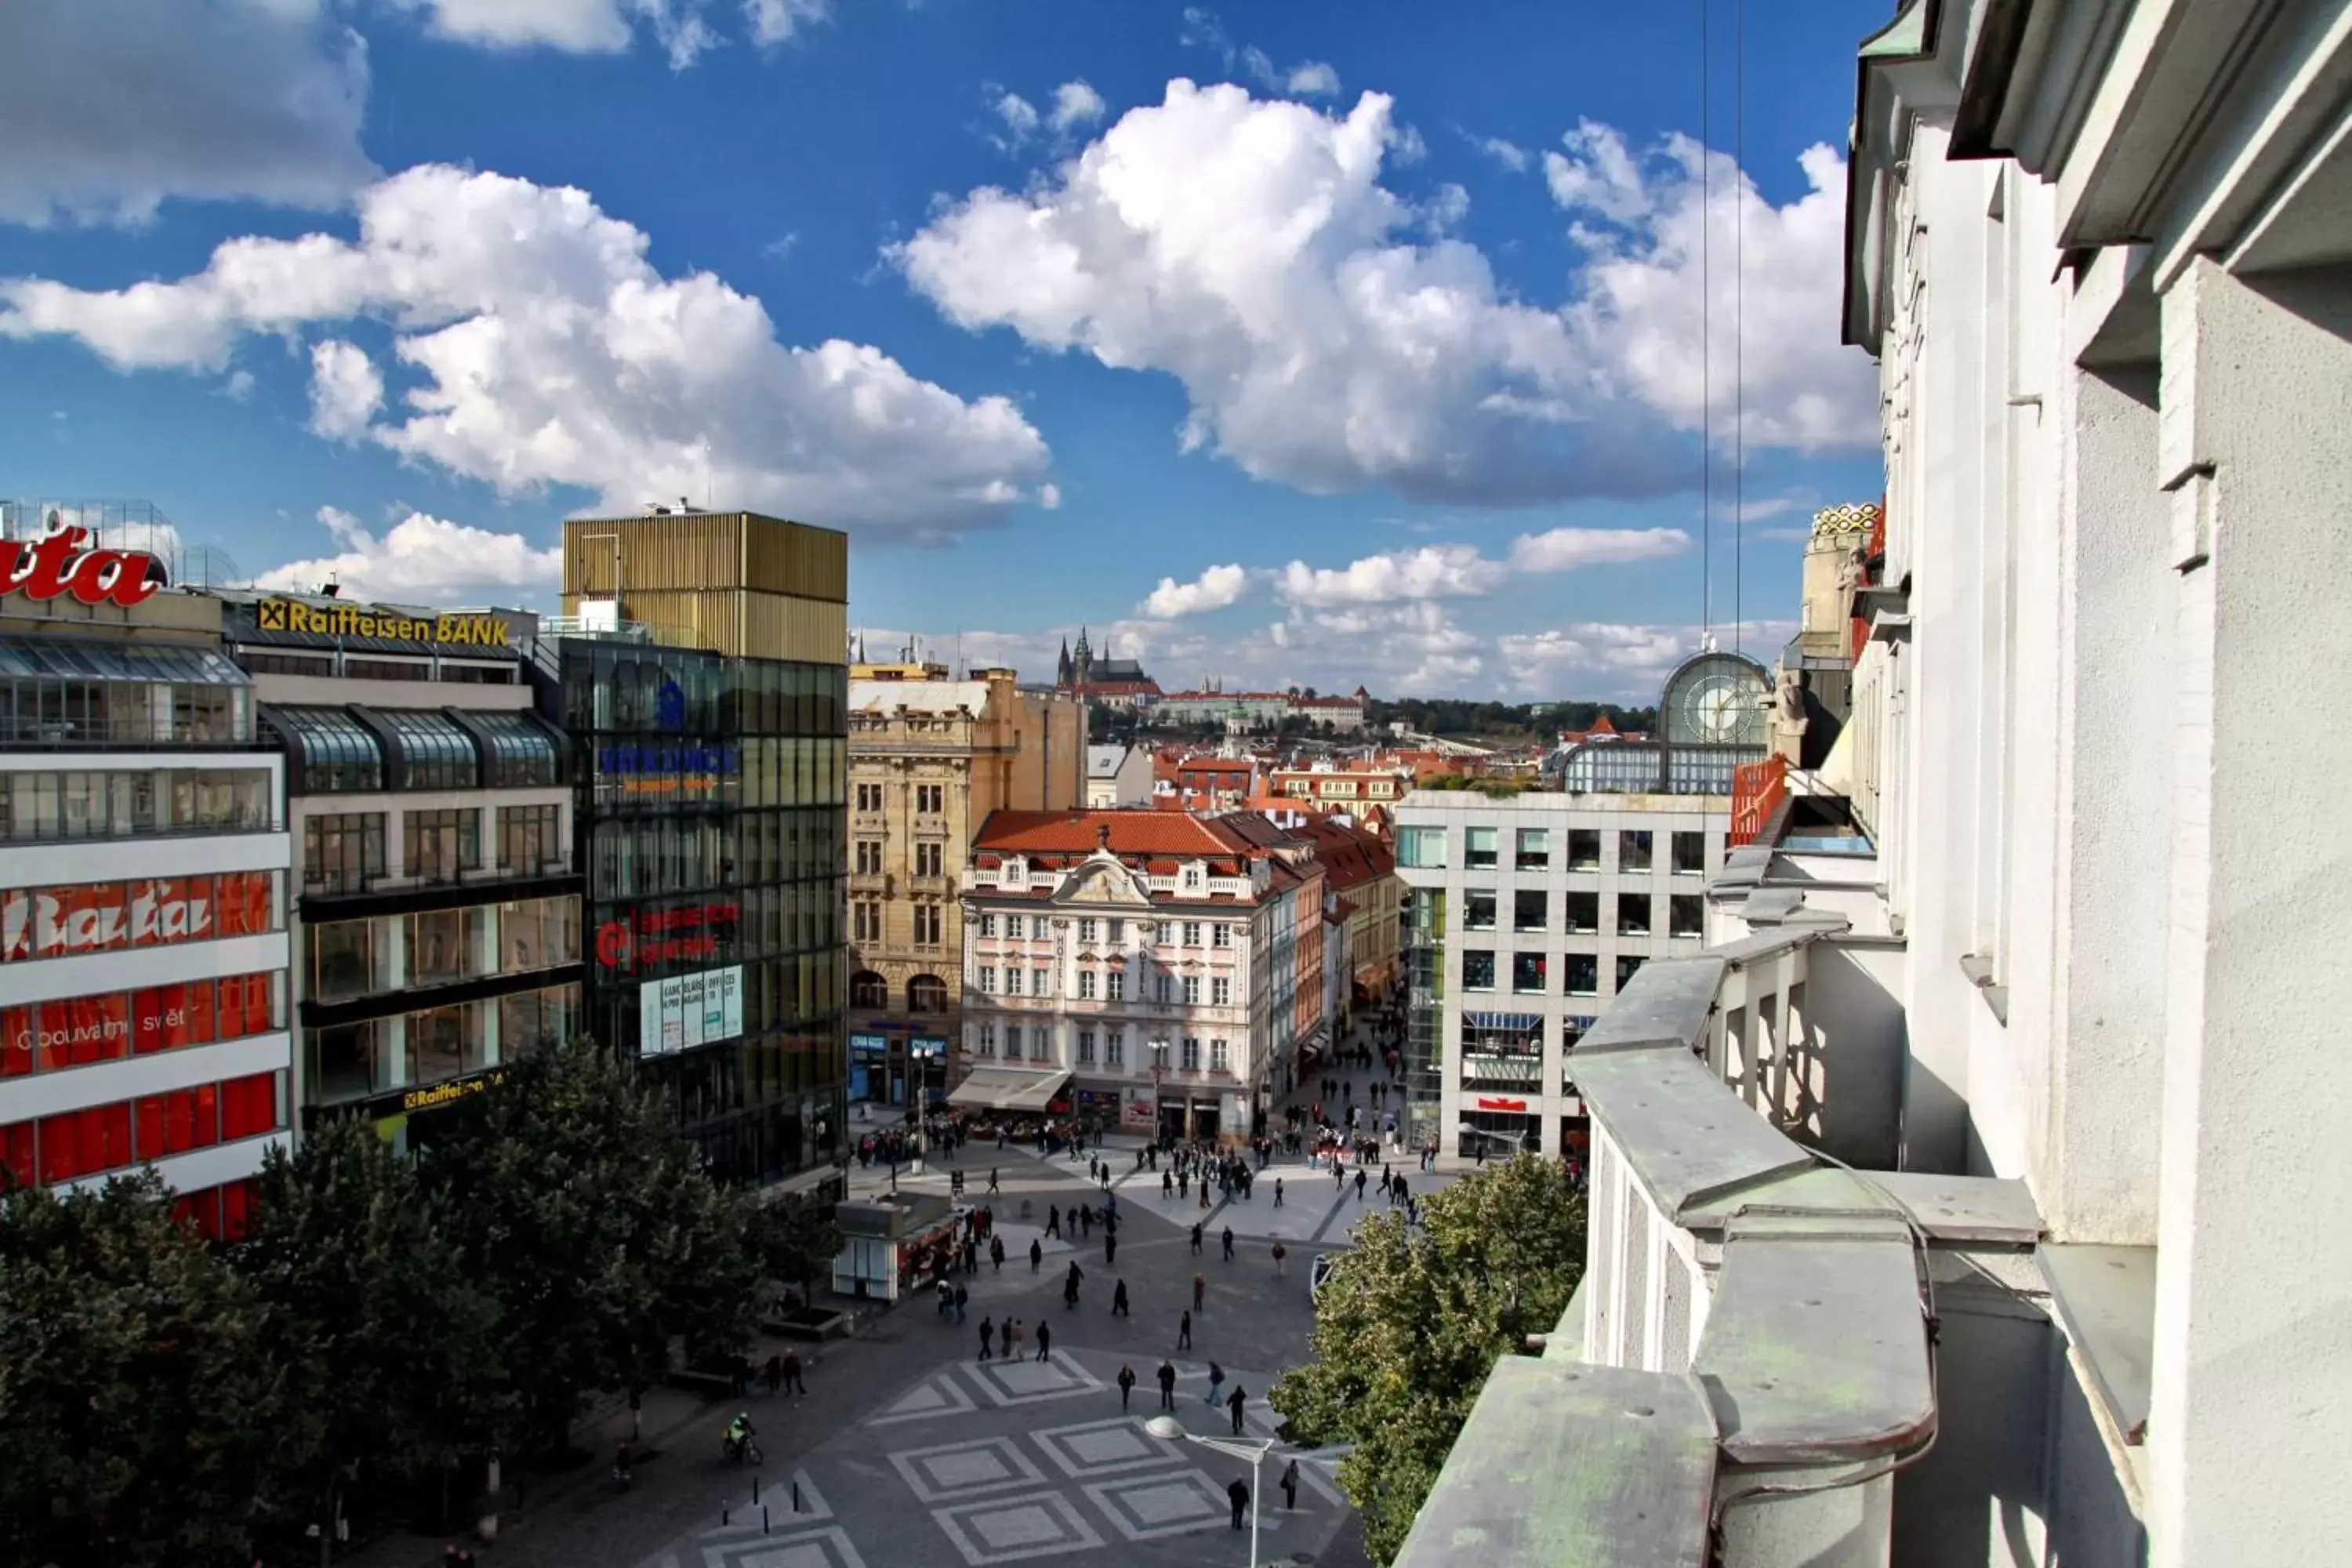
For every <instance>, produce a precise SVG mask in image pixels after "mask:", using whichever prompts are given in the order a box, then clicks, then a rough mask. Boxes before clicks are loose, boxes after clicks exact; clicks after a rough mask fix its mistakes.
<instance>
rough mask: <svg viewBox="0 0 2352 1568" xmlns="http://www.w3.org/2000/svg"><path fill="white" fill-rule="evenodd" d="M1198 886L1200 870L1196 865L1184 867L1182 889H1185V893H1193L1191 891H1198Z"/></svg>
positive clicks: (1199, 883)
mask: <svg viewBox="0 0 2352 1568" xmlns="http://www.w3.org/2000/svg"><path fill="white" fill-rule="evenodd" d="M1200 886H1201V868H1200V867H1199V866H1198V865H1197V864H1196V865H1191V866H1187V867H1185V868H1184V889H1185V891H1187V892H1193V891H1197V890H1198V889H1199V888H1200Z"/></svg>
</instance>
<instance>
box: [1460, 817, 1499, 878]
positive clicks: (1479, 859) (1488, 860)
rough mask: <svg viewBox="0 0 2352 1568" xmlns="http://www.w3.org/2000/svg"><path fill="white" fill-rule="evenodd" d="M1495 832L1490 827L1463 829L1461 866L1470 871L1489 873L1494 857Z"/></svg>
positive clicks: (1492, 867) (1493, 865)
mask: <svg viewBox="0 0 2352 1568" xmlns="http://www.w3.org/2000/svg"><path fill="white" fill-rule="evenodd" d="M1496 837H1497V833H1496V829H1494V828H1492V827H1465V828H1464V829H1463V830H1462V865H1463V867H1464V868H1465V869H1466V870H1471V871H1491V870H1493V869H1494V868H1495V861H1496V851H1495V840H1496Z"/></svg>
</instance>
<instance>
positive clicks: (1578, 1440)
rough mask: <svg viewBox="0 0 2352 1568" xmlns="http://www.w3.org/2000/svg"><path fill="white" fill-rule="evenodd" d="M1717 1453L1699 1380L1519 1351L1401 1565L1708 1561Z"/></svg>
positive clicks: (1491, 1379) (1467, 1435) (1434, 1492)
mask: <svg viewBox="0 0 2352 1568" xmlns="http://www.w3.org/2000/svg"><path fill="white" fill-rule="evenodd" d="M1715 1462H1716V1444H1715V1424H1714V1420H1713V1418H1712V1416H1711V1415H1709V1413H1708V1409H1707V1402H1706V1398H1705V1397H1704V1396H1703V1395H1702V1394H1701V1393H1700V1391H1699V1389H1698V1387H1697V1385H1696V1384H1695V1383H1694V1382H1693V1381H1692V1380H1691V1379H1689V1378H1687V1377H1668V1376H1664V1375H1662V1374H1660V1373H1649V1372H1637V1371H1632V1370H1629V1369H1627V1368H1623V1367H1612V1366H1594V1365H1591V1364H1589V1363H1580V1362H1562V1361H1552V1360H1548V1359H1537V1358H1534V1357H1528V1356H1506V1357H1504V1358H1503V1360H1502V1361H1500V1362H1498V1363H1496V1366H1495V1370H1494V1372H1493V1373H1491V1374H1490V1375H1489V1376H1488V1377H1487V1379H1486V1386H1485V1387H1484V1388H1483V1389H1481V1390H1479V1393H1478V1402H1477V1404H1476V1405H1473V1406H1472V1407H1471V1410H1470V1418H1469V1420H1468V1421H1467V1422H1466V1423H1465V1424H1464V1426H1463V1428H1462V1436H1460V1437H1459V1438H1458V1439H1457V1440H1456V1441H1455V1443H1454V1452H1453V1454H1452V1455H1450V1456H1449V1457H1448V1458H1447V1459H1446V1461H1445V1468H1444V1471H1443V1472H1442V1473H1440V1475H1439V1476H1438V1479H1437V1484H1436V1486H1434V1487H1433V1488H1432V1489H1431V1490H1430V1494H1429V1497H1428V1499H1427V1500H1425V1501H1424V1502H1423V1504H1422V1505H1421V1512H1420V1513H1419V1515H1418V1516H1416V1517H1415V1519H1414V1520H1413V1525H1412V1533H1411V1534H1410V1535H1408V1536H1406V1537H1405V1542H1404V1545H1403V1546H1402V1548H1400V1549H1399V1551H1398V1552H1397V1555H1396V1560H1395V1563H1394V1564H1393V1568H1461V1565H1462V1564H1465V1563H1490V1564H1491V1563H1512V1564H1528V1565H1529V1568H1533V1565H1535V1564H1541V1565H1542V1568H1701V1565H1702V1564H1704V1563H1706V1549H1707V1512H1708V1510H1709V1508H1710V1507H1711V1506H1712V1504H1713V1500H1714V1491H1715Z"/></svg>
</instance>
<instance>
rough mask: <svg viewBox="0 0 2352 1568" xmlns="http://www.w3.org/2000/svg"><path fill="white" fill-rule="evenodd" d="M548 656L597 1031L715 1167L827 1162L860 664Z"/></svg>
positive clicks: (741, 1176)
mask: <svg viewBox="0 0 2352 1568" xmlns="http://www.w3.org/2000/svg"><path fill="white" fill-rule="evenodd" d="M537 662H538V668H539V669H540V670H541V673H542V674H543V675H546V676H549V677H551V679H549V680H548V681H547V682H546V683H545V685H544V687H543V696H542V700H544V701H546V702H547V703H548V704H550V710H547V716H548V717H550V718H551V719H554V720H555V721H557V722H558V723H559V724H560V725H561V727H562V729H563V730H564V731H565V732H566V733H567V734H568V735H569V737H570V744H571V745H572V747H573V749H574V757H573V774H572V776H573V781H574V786H575V791H576V805H575V817H574V819H575V822H576V824H577V834H578V854H579V858H580V863H581V864H582V866H583V868H584V870H585V872H586V878H587V884H586V885H587V901H586V911H585V930H584V931H583V951H584V952H586V953H587V955H588V965H587V969H588V986H587V996H586V1003H585V1007H584V1016H585V1026H586V1032H587V1033H588V1034H589V1035H590V1036H591V1037H593V1038H594V1039H596V1040H597V1041H598V1042H600V1043H601V1044H603V1045H604V1046H606V1047H610V1048H612V1049H614V1050H618V1051H620V1052H622V1053H623V1054H625V1055H626V1056H629V1057H631V1058H635V1059H636V1060H637V1061H638V1062H640V1063H641V1064H642V1070H643V1072H644V1075H645V1077H646V1079H647V1080H648V1081H650V1082H651V1083H653V1084H654V1085H656V1087H657V1088H658V1089H659V1090H660V1091H661V1093H662V1094H663V1095H664V1096H665V1097H666V1098H667V1100H669V1102H670V1103H671V1104H672V1106H673V1107H674V1108H675V1110H676V1111H677V1119H678V1124H679V1127H680V1129H681V1131H683V1132H684V1133H685V1135H686V1136H687V1137H688V1138H689V1139H690V1140H692V1141H693V1142H695V1143H696V1144H697V1145H698V1148H699V1149H700V1150H701V1152H702V1155H703V1158H704V1161H705V1163H706V1164H707V1165H708V1166H709V1168H710V1169H711V1170H712V1171H714V1172H715V1173H719V1174H720V1175H722V1176H724V1177H726V1178H728V1179H730V1180H738V1181H766V1180H772V1179H775V1178H777V1177H781V1176H784V1175H789V1174H791V1173H794V1172H797V1171H801V1170H805V1169H808V1168H810V1167H812V1166H816V1165H821V1164H824V1163H826V1162H827V1161H828V1160H830V1159H831V1157H832V1155H833V1152H834V1151H835V1147H836V1145H837V1141H838V1139H839V1137H840V1135H841V1128H842V1118H843V1109H844V1104H845V1093H846V1089H847V1080H848V1076H849V1075H848V1059H847V1052H846V1049H845V1041H844V1035H843V1019H844V1016H845V1015H844V1006H845V999H846V998H845V992H846V972H847V956H846V950H845V946H844V942H843V934H844V933H843V931H842V907H843V905H842V899H843V887H842V878H843V876H844V867H845V859H846V857H845V850H844V847H843V835H844V829H845V821H846V812H845V805H846V777H847V763H846V752H847V745H848V741H847V730H846V725H845V699H846V696H847V691H846V682H847V675H846V671H845V668H843V667H842V666H841V665H838V664H824V663H814V662H800V661H794V660H785V659H761V658H731V657H728V656H725V655H721V654H717V653H711V652H706V651H702V650H698V649H692V648H678V647H656V646H652V645H649V644H645V643H635V642H629V641H624V640H618V639H607V638H598V637H559V638H555V639H552V640H551V641H549V642H547V643H544V644H543V645H542V646H541V650H540V652H539V655H538V660H537Z"/></svg>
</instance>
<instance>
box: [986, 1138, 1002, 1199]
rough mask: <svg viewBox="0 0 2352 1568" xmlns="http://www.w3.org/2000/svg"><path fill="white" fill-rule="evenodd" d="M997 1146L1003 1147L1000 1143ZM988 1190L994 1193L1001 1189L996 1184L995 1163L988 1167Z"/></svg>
mask: <svg viewBox="0 0 2352 1568" xmlns="http://www.w3.org/2000/svg"><path fill="white" fill-rule="evenodd" d="M997 1147H998V1148H1000V1149H1001V1148H1003V1144H1001V1143H1000V1144H998V1145H997ZM988 1190H989V1191H990V1192H992V1193H993V1192H996V1191H998V1190H999V1189H998V1187H997V1184H996V1167H995V1166H993V1165H991V1166H990V1167H989V1168H988Z"/></svg>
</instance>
